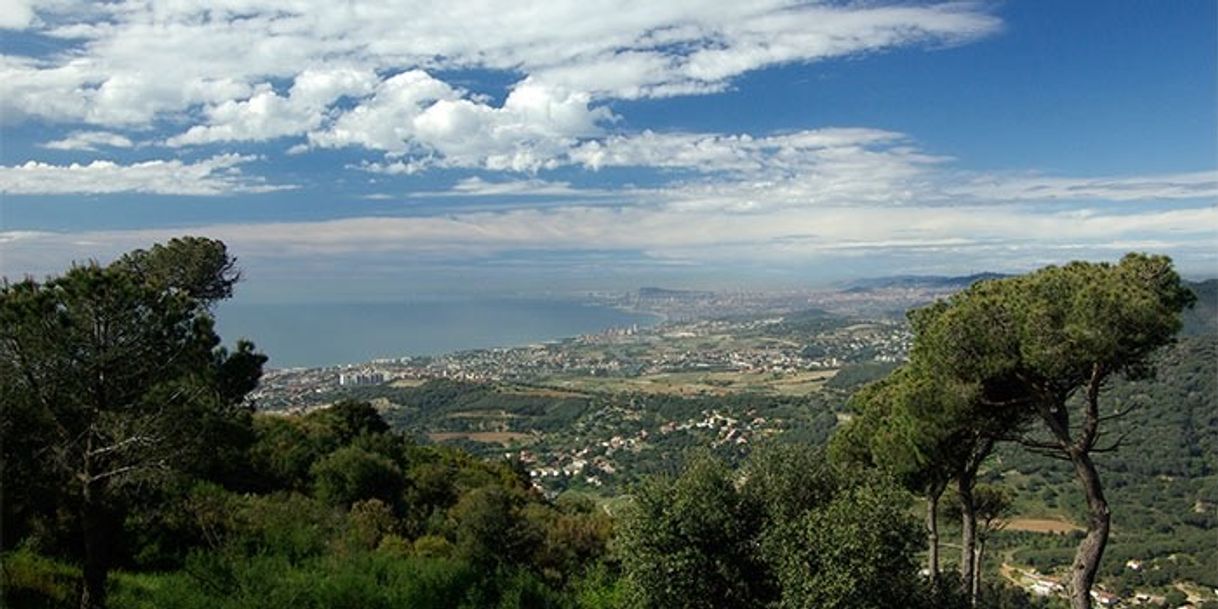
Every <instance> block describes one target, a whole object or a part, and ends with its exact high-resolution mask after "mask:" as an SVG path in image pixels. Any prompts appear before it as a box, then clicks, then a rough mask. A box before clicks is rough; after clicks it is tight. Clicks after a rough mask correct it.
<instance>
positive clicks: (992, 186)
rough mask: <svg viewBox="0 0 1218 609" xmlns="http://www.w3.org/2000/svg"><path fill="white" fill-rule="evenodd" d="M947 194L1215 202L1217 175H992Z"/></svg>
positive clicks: (1013, 198) (1005, 198)
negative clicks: (1211, 199)
mask: <svg viewBox="0 0 1218 609" xmlns="http://www.w3.org/2000/svg"><path fill="white" fill-rule="evenodd" d="M945 194H946V195H947V196H966V197H970V198H975V199H989V200H999V201H1037V200H1066V201H1078V200H1097V199H1098V200H1109V201H1141V200H1152V199H1197V198H1207V197H1208V198H1214V197H1218V171H1198V172H1193V173H1178V174H1162V175H1150V176H1124V177H1101V178H1074V177H1049V176H1008V175H990V176H981V177H975V178H973V179H972V180H969V181H968V182H967V183H966V184H964V185H963V186H960V187H955V188H948V189H947V190H946V193H945Z"/></svg>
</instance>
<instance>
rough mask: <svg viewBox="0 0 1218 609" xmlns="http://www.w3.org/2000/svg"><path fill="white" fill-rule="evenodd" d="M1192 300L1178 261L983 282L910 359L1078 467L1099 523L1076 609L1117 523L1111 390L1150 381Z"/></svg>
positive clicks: (935, 312)
mask: <svg viewBox="0 0 1218 609" xmlns="http://www.w3.org/2000/svg"><path fill="white" fill-rule="evenodd" d="M1193 301H1194V296H1193V294H1192V292H1190V291H1189V290H1188V289H1187V288H1185V287H1184V286H1183V285H1182V284H1181V281H1180V277H1179V275H1178V274H1177V273H1176V272H1175V270H1174V269H1173V268H1172V264H1171V260H1170V259H1169V258H1167V257H1165V256H1150V255H1145V254H1129V255H1127V256H1125V257H1124V258H1123V259H1122V260H1121V262H1120V263H1119V264H1107V263H1099V264H1095V263H1086V262H1072V263H1070V264H1067V265H1065V266H1061V267H1057V266H1050V267H1046V268H1044V269H1041V270H1039V271H1036V272H1034V273H1030V274H1028V275H1024V276H1020V277H1012V278H1007V279H999V280H994V281H987V282H982V283H979V284H975V285H974V286H972V287H971V288H969V289H968V290H965V291H964V292H961V293H959V294H956V295H955V296H953V297H952V298H950V299H949V300H948V301H947V302H945V303H940V304H938V305H935V306H932V307H928V308H927V309H924V310H923V312H922V313H921V318H920V320H919V327H918V328H917V336H916V339H915V342H914V349H913V353H912V355H911V357H912V359H913V360H915V361H917V362H919V365H921V366H925V367H927V368H928V369H930V370H933V371H934V374H936V375H939V376H942V377H944V378H950V379H952V380H953V381H954V382H956V383H958V384H959V385H960V386H961V387H963V388H966V389H967V391H969V392H971V393H972V395H973V396H974V397H973V399H975V400H976V401H977V402H978V403H980V404H982V405H984V406H987V407H990V408H994V409H996V411H997V409H1007V408H1016V409H1019V410H1022V411H1024V412H1026V413H1027V414H1029V415H1030V416H1034V417H1036V418H1038V419H1039V420H1040V421H1041V422H1042V423H1043V433H1041V434H1039V435H1037V436H1036V437H1020V438H1019V439H1020V441H1022V442H1023V443H1024V444H1025V445H1026V446H1028V447H1030V448H1031V449H1032V450H1035V451H1038V452H1043V453H1045V454H1048V455H1051V456H1056V457H1058V458H1061V459H1064V460H1068V461H1069V462H1070V463H1071V464H1072V465H1073V467H1074V472H1075V477H1076V478H1077V480H1078V483H1079V485H1080V487H1082V490H1083V492H1084V495H1085V496H1086V499H1087V506H1088V512H1089V518H1088V522H1087V534H1086V536H1085V537H1084V538H1083V540H1082V541H1081V542H1080V543H1079V546H1078V550H1077V552H1076V554H1075V558H1074V563H1073V568H1072V575H1071V584H1072V587H1071V601H1072V604H1073V606H1074V608H1075V609H1089V608H1090V606H1091V597H1090V593H1091V587H1092V585H1093V584H1094V582H1095V576H1096V572H1097V570H1098V569H1099V565H1100V560H1101V559H1102V557H1103V554H1104V548H1105V546H1106V544H1107V541H1108V533H1109V527H1110V522H1111V516H1110V513H1109V508H1108V502H1107V500H1106V499H1105V498H1104V492H1103V485H1102V484H1101V482H1100V476H1099V472H1098V470H1097V469H1096V466H1095V463H1094V461H1093V459H1092V455H1093V454H1094V453H1095V452H1097V451H1102V450H1111V449H1114V448H1115V447H1116V445H1118V444H1119V440H1118V441H1116V442H1114V443H1111V444H1109V445H1107V446H1103V445H1101V440H1102V435H1103V430H1102V424H1103V422H1104V421H1105V420H1107V419H1111V418H1112V417H1113V416H1118V415H1119V414H1120V413H1104V412H1102V410H1101V408H1100V398H1101V395H1102V393H1103V390H1104V387H1105V384H1106V383H1107V382H1108V381H1109V380H1110V379H1111V378H1113V376H1115V375H1121V374H1124V375H1128V376H1141V375H1144V374H1146V373H1148V372H1149V370H1148V358H1149V356H1150V355H1151V354H1152V353H1153V352H1154V351H1155V350H1156V349H1158V348H1159V347H1161V346H1163V345H1166V344H1168V343H1170V342H1171V341H1172V340H1173V337H1174V335H1175V334H1176V332H1177V331H1178V330H1179V328H1180V312H1181V311H1182V310H1183V309H1185V308H1186V307H1188V306H1191V304H1192V302H1193ZM1072 412H1073V413H1074V414H1075V416H1073V417H1072V416H1071V415H1072Z"/></svg>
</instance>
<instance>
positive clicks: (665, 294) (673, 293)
mask: <svg viewBox="0 0 1218 609" xmlns="http://www.w3.org/2000/svg"><path fill="white" fill-rule="evenodd" d="M714 295H715V293H714V292H704V291H699V290H670V289H668V288H656V287H643V288H639V298H705V297H708V296H714Z"/></svg>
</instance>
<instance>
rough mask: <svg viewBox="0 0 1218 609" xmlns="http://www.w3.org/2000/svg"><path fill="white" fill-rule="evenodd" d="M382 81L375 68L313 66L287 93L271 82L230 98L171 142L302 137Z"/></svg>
mask: <svg viewBox="0 0 1218 609" xmlns="http://www.w3.org/2000/svg"><path fill="white" fill-rule="evenodd" d="M378 82H379V79H378V78H377V76H376V74H375V73H374V72H372V71H371V70H363V69H354V68H329V69H320V70H317V69H309V70H305V71H304V72H301V73H300V74H299V75H298V76H297V77H296V82H295V84H294V85H293V86H292V89H291V90H290V91H289V92H288V94H287V95H279V94H277V93H276V92H275V90H274V88H273V87H272V86H271V84H270V83H262V84H259V85H257V86H255V87H254V93H253V95H251V96H250V97H249V98H248V99H245V100H242V101H234V100H228V101H225V102H223V103H220V104H217V105H215V106H212V107H210V108H208V109H207V111H206V114H207V123H206V124H203V125H195V126H193V127H191V128H190V129H189V130H187V131H186V132H185V133H182V134H179V135H176V136H174V137H171V138H169V139H168V140H167V142H166V143H168V144H169V145H170V146H183V145H191V144H196V145H197V144H209V143H214V142H228V141H254V142H260V141H265V140H269V139H274V138H277V137H283V136H289V135H299V134H302V133H305V132H306V131H308V130H310V129H315V128H317V127H319V126H320V125H321V123H322V120H323V119H324V118H325V116H326V112H327V108H329V106H330V105H331V104H333V103H334V102H336V101H338V100H339V99H341V98H343V97H351V96H359V97H362V96H364V95H366V94H368V93H369V92H371V91H372V90H373V89H374V88H375V87H376V85H377V83H378Z"/></svg>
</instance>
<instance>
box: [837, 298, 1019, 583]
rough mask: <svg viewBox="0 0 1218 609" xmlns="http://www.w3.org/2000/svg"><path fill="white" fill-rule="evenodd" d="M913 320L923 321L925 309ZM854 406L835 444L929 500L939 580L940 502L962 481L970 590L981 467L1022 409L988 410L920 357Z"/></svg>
mask: <svg viewBox="0 0 1218 609" xmlns="http://www.w3.org/2000/svg"><path fill="white" fill-rule="evenodd" d="M914 321H915V328H916V327H917V326H918V316H916V315H915V316H914ZM851 405H852V407H853V408H854V410H855V411H856V412H857V413H858V414H857V416H856V417H855V419H853V420H852V421H851V422H850V424H849V425H847V426H846V427H844V428H843V429H842V430H841V431H840V432H839V433H837V434H836V435H835V437H834V438H833V439H832V441H831V445H830V446H831V451H832V452H833V453H834V454H835V459H836V460H837V461H838V462H839V463H847V464H849V463H854V464H862V465H864V466H869V467H876V468H879V469H880V470H882V471H884V472H886V473H887V474H888V475H890V476H892V477H893V478H894V479H896V480H897V481H898V482H900V483H901V484H902V485H903V486H904V487H905V488H906V489H908V490H910V491H911V492H914V493H916V494H918V495H920V496H922V497H924V498H925V499H926V504H927V510H926V514H927V516H926V529H927V540H928V543H927V545H928V550H927V554H928V566H927V568H928V571H929V572H930V579H931V585H932V587H937V585H938V577H939V560H938V557H939V549H938V545H939V534H938V522H937V520H938V518H937V515H938V504H939V500H940V497H941V495H942V494H943V492H944V490H945V488H946V486H947V484H948V483H949V482H950V481H951V480H953V479H954V480H955V481H956V500H957V504H956V505H958V506H959V507H960V509H959V510H958V511H957V514H959V517H960V522H961V561H960V578H961V585H962V587H963V590H964V591H965V592H971V588H972V587H971V583H970V582H972V581H973V580H974V579H975V576H976V573H977V569H978V566H977V564H976V561H975V557H976V539H977V526H976V523H977V515H976V512H975V510H974V508H973V506H974V500H973V489H974V487H975V486H976V483H977V472H978V470H979V468H980V467H981V465H982V463H983V462H984V461H985V459H986V458H988V457H989V455H990V454H991V452H992V451H993V448H994V444H995V441H996V440H997V439H998V438H999V437H1002V436H1003V435H1004V434H1008V433H1010V431H1011V430H1012V429H1017V428H1018V427H1019V426H1020V425H1021V422H1020V421H1019V417H1020V413H1019V412H1018V411H1016V410H1011V409H1005V410H1002V411H994V410H990V409H985V408H983V407H981V405H980V404H979V403H978V402H977V401H975V400H971V399H969V396H968V395H967V394H965V393H961V392H960V391H958V390H956V388H955V387H954V386H953V385H951V384H950V383H947V382H944V379H942V378H941V377H936V376H935V375H934V374H933V373H932V372H928V371H925V370H922V369H919V368H918V367H917V366H916V362H915V363H914V364H908V365H905V366H902V367H900V368H898V369H897V370H896V371H894V372H893V373H892V374H891V375H890V376H889V377H887V378H886V379H883V380H882V381H879V382H876V383H873V384H871V385H868V386H867V387H865V388H864V389H863V390H861V391H859V392H858V393H857V394H855V396H854V397H853V398H852V400H851ZM973 602H974V604H975V602H976V600H975V598H973Z"/></svg>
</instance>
